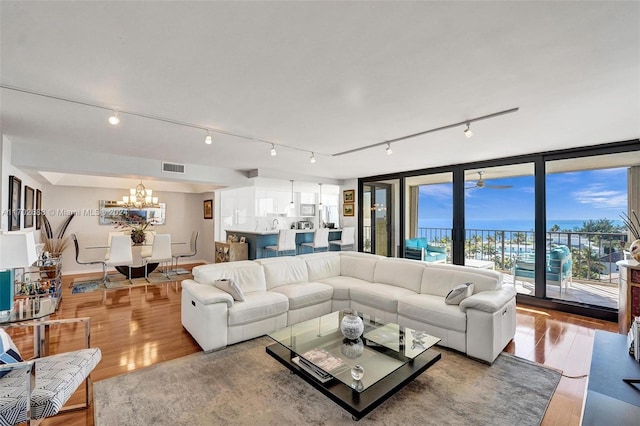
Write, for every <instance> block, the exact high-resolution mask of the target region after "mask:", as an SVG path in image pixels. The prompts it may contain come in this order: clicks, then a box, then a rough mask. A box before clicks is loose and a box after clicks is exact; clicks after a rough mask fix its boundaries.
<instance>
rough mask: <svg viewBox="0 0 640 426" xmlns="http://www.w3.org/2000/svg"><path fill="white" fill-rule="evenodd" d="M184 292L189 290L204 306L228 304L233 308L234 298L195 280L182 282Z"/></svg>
mask: <svg viewBox="0 0 640 426" xmlns="http://www.w3.org/2000/svg"><path fill="white" fill-rule="evenodd" d="M182 288H183V290H187V291H188V292H189V294H190V295H191V296H193V297H194V298H196V299H198V301H199V302H200V303H202V304H203V305H211V304H214V303H226V304H227V306H229V307H231V306H233V297H231V295H230V294H229V293H227V292H225V291H222V290H220V289H219V288H217V287H214V286H212V285H208V284H200V283H198V282H196V281H194V280H184V281H182Z"/></svg>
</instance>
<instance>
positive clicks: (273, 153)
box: [269, 144, 278, 157]
mask: <svg viewBox="0 0 640 426" xmlns="http://www.w3.org/2000/svg"><path fill="white" fill-rule="evenodd" d="M269 152H270V153H271V156H272V157H275V156H276V155H278V153H277V152H276V146H275V145H274V144H271V150H270V151H269Z"/></svg>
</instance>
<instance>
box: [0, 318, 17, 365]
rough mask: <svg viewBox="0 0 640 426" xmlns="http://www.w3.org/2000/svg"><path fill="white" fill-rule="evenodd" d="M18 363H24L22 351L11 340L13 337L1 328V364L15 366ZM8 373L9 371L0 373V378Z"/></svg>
mask: <svg viewBox="0 0 640 426" xmlns="http://www.w3.org/2000/svg"><path fill="white" fill-rule="evenodd" d="M16 362H22V357H21V356H20V351H18V348H17V347H16V345H15V343H13V340H11V336H9V335H8V334H7V332H6V331H5V330H4V329H3V328H0V364H13V363H16ZM7 373H8V371H2V372H0V377H3V376H4V375H5V374H7Z"/></svg>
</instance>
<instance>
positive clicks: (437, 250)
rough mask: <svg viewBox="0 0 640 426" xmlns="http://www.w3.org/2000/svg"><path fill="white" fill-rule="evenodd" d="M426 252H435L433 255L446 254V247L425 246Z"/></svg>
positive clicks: (436, 245) (437, 245)
mask: <svg viewBox="0 0 640 426" xmlns="http://www.w3.org/2000/svg"><path fill="white" fill-rule="evenodd" d="M427 251H431V252H435V253H445V254H446V253H447V246H443V245H439V244H427Z"/></svg>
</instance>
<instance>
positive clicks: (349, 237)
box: [329, 226, 356, 251]
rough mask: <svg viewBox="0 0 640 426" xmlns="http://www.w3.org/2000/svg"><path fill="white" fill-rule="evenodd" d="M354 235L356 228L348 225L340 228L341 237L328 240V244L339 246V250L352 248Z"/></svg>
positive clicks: (354, 240)
mask: <svg viewBox="0 0 640 426" xmlns="http://www.w3.org/2000/svg"><path fill="white" fill-rule="evenodd" d="M355 235H356V228H354V227H352V226H348V227H346V228H343V229H342V235H341V239H339V240H333V241H329V244H330V245H332V246H339V247H340V251H342V250H354V245H355V242H356V239H355Z"/></svg>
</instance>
